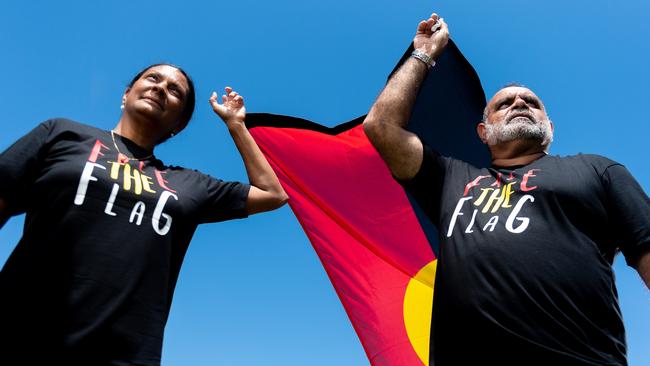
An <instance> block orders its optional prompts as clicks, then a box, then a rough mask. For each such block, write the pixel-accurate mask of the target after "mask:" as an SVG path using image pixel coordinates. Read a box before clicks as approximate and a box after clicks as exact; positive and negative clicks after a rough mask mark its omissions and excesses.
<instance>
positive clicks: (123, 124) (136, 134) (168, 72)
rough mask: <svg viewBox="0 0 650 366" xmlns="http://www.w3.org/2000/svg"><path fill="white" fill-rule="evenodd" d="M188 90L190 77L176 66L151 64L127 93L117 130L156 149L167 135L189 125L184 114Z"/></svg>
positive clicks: (139, 142)
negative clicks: (188, 78) (184, 119)
mask: <svg viewBox="0 0 650 366" xmlns="http://www.w3.org/2000/svg"><path fill="white" fill-rule="evenodd" d="M188 91H189V84H188V82H187V79H186V78H185V76H184V75H183V74H182V73H181V72H180V71H179V70H178V69H177V68H175V67H172V66H169V65H159V66H154V67H151V68H150V69H148V70H147V71H146V72H145V73H143V74H142V76H141V77H140V78H139V79H138V80H136V82H135V83H134V84H133V86H132V87H130V88H128V89H126V91H125V92H124V95H123V96H122V105H123V106H124V109H123V113H122V116H121V117H120V120H119V122H118V124H117V126H116V127H115V128H114V131H115V132H116V133H117V134H119V135H121V136H124V137H126V138H128V139H130V140H132V141H133V142H135V143H136V144H138V145H139V146H141V147H143V148H145V149H148V150H153V148H154V146H155V145H156V144H157V143H159V142H160V141H161V140H163V138H164V137H166V136H169V135H170V134H171V133H174V134H177V133H179V132H180V131H182V130H183V129H184V128H185V126H186V125H187V121H182V120H181V116H182V114H183V110H184V108H185V101H186V98H187V93H188Z"/></svg>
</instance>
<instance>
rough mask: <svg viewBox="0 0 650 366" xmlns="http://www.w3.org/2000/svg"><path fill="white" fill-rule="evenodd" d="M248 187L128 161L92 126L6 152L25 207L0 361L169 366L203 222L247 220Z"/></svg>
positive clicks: (18, 208)
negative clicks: (167, 346) (190, 253)
mask: <svg viewBox="0 0 650 366" xmlns="http://www.w3.org/2000/svg"><path fill="white" fill-rule="evenodd" d="M115 142H116V144H117V145H118V147H119V150H120V151H121V152H122V153H124V154H126V155H128V156H130V157H146V156H147V155H149V152H147V151H144V150H143V149H141V148H140V147H139V146H138V145H136V144H135V143H133V142H131V141H129V140H128V139H126V138H122V137H120V136H118V135H115ZM248 190H249V186H248V185H245V184H241V183H237V182H223V181H221V180H218V179H215V178H212V177H210V176H208V175H205V174H202V173H200V172H197V171H193V170H188V169H184V168H181V167H175V166H166V165H164V164H163V163H162V162H161V161H160V160H157V159H155V158H150V159H147V160H144V161H138V160H130V161H128V162H126V163H125V162H124V160H123V159H121V160H120V159H119V158H118V152H117V149H116V148H115V145H114V143H113V140H112V138H111V134H110V132H107V131H102V130H99V129H97V128H94V127H90V126H86V125H82V124H78V123H75V122H72V121H68V120H64V119H55V120H50V121H47V122H44V123H42V124H41V125H39V126H38V127H36V128H35V129H34V130H33V131H32V132H30V133H29V134H28V135H26V136H25V137H23V138H22V139H20V140H19V141H18V142H16V143H15V144H14V145H12V146H11V147H9V149H7V150H6V151H5V152H4V153H2V155H0V197H2V198H3V199H4V200H5V201H6V202H7V204H8V207H9V208H10V209H11V211H12V212H11V213H12V214H19V213H22V212H26V213H27V215H26V218H25V227H24V233H23V237H22V238H21V240H20V242H19V243H18V245H17V246H16V249H15V250H14V251H13V253H12V254H11V256H10V257H9V259H8V260H7V263H6V264H5V266H4V268H3V269H2V272H0V363H1V364H3V365H32V364H44V365H45V364H66V365H70V364H79V365H81V364H84V365H158V364H160V355H161V347H162V337H163V330H164V326H165V322H166V321H167V315H168V314H169V309H170V305H171V301H172V295H173V292H174V287H175V284H176V280H177V278H178V273H179V270H180V266H181V262H182V261H183V257H184V255H185V252H186V249H187V247H188V244H189V242H190V239H191V238H192V235H193V234H194V231H195V229H196V227H197V225H198V224H200V223H207V222H216V221H222V220H227V219H233V218H241V217H245V216H246V210H245V204H246V199H247V196H248Z"/></svg>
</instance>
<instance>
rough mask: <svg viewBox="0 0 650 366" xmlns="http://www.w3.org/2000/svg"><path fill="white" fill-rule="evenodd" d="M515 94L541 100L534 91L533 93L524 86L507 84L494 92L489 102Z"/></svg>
mask: <svg viewBox="0 0 650 366" xmlns="http://www.w3.org/2000/svg"><path fill="white" fill-rule="evenodd" d="M517 95H520V96H522V97H524V96H529V97H534V98H535V99H538V100H540V101H541V99H539V97H538V96H537V95H536V94H535V93H533V91H532V90H530V89H528V88H526V87H524V86H507V87H505V88H503V89H501V90H499V91H498V92H496V94H494V96H493V97H492V99H490V103H493V102H495V101H499V100H503V99H508V98H514V97H515V96H517Z"/></svg>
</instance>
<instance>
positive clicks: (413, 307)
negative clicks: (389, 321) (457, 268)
mask: <svg viewBox="0 0 650 366" xmlns="http://www.w3.org/2000/svg"><path fill="white" fill-rule="evenodd" d="M437 264H438V261H437V260H433V261H431V262H429V263H428V264H427V265H426V266H424V267H422V269H420V271H418V273H417V274H416V275H415V277H413V278H411V280H410V281H409V284H408V286H407V287H406V293H405V294H404V325H405V326H406V334H407V335H408V337H409V340H410V341H411V345H412V346H413V349H414V350H415V353H416V354H417V355H418V357H419V358H420V360H421V361H422V363H423V364H424V365H425V366H429V339H430V337H431V305H432V304H433V283H434V279H435V278H436V265H437Z"/></svg>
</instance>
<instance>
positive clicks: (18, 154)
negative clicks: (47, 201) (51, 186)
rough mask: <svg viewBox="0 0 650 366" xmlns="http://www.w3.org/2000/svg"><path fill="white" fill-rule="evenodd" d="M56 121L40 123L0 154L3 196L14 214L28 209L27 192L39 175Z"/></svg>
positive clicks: (0, 184) (0, 195)
mask: <svg viewBox="0 0 650 366" xmlns="http://www.w3.org/2000/svg"><path fill="white" fill-rule="evenodd" d="M53 124H54V121H53V120H50V121H46V122H43V123H41V124H39V125H38V126H36V128H34V129H33V130H32V131H30V132H29V133H28V134H27V135H25V136H23V137H22V138H20V139H19V140H18V141H16V142H15V143H14V144H13V145H11V146H9V148H7V150H5V151H4V152H3V153H2V154H0V197H2V199H3V200H5V202H6V203H7V206H8V207H9V210H10V214H11V215H17V214H20V213H23V212H25V210H26V202H27V201H28V200H27V199H26V194H27V193H26V192H28V191H29V188H30V187H31V186H32V184H33V183H34V181H35V180H36V178H37V176H38V172H39V169H40V166H41V163H42V161H43V159H44V158H45V155H46V153H47V149H46V142H47V140H48V138H49V135H50V132H51V130H52V126H53Z"/></svg>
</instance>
